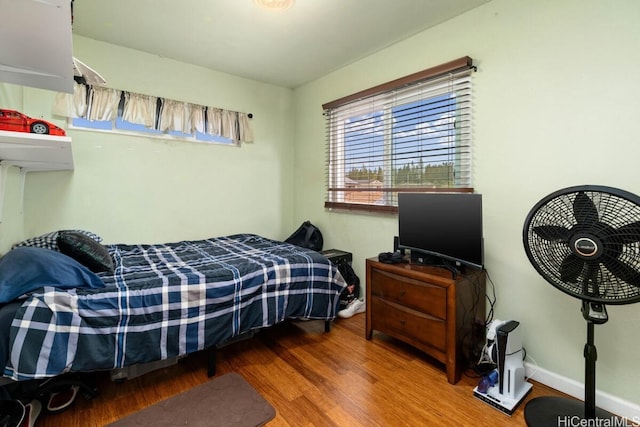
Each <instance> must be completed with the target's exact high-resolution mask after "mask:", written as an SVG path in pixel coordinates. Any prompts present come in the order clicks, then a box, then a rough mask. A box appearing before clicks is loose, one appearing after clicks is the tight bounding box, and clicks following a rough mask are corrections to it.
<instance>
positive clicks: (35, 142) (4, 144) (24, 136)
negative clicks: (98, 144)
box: [0, 130, 73, 172]
mask: <svg viewBox="0 0 640 427" xmlns="http://www.w3.org/2000/svg"><path fill="white" fill-rule="evenodd" d="M0 164H3V165H7V166H18V167H20V168H22V170H23V171H24V172H31V171H56V170H73V154H72V152H71V138H69V137H68V136H51V135H38V134H33V133H27V132H8V131H3V130H0Z"/></svg>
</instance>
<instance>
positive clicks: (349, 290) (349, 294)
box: [337, 261, 360, 310]
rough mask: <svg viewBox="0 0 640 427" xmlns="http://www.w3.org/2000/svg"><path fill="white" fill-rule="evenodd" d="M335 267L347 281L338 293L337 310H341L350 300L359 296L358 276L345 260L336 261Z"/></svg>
mask: <svg viewBox="0 0 640 427" xmlns="http://www.w3.org/2000/svg"><path fill="white" fill-rule="evenodd" d="M337 267H338V270H339V271H340V274H341V275H342V277H343V278H344V280H345V282H347V287H346V288H345V289H344V291H342V293H341V294H340V308H339V310H342V309H343V308H346V307H347V305H349V303H350V302H351V301H353V300H354V299H356V298H358V297H359V296H360V278H359V277H358V275H357V274H356V272H355V271H353V267H351V264H349V263H348V262H347V261H340V262H338V264H337Z"/></svg>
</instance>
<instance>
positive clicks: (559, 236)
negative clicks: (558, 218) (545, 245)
mask: <svg viewBox="0 0 640 427" xmlns="http://www.w3.org/2000/svg"><path fill="white" fill-rule="evenodd" d="M533 231H534V233H536V234H537V235H538V236H540V237H541V238H543V239H544V240H550V241H554V242H555V241H563V242H566V241H567V240H569V235H570V234H571V230H569V229H568V228H565V227H560V226H559V225H539V226H537V227H533Z"/></svg>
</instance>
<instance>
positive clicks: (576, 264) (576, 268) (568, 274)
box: [560, 254, 584, 282]
mask: <svg viewBox="0 0 640 427" xmlns="http://www.w3.org/2000/svg"><path fill="white" fill-rule="evenodd" d="M583 268H584V261H583V260H581V259H580V258H578V256H576V255H574V254H569V255H567V257H566V258H565V259H563V260H562V264H561V265H560V279H561V280H562V281H563V282H575V281H576V279H577V278H578V276H579V275H580V273H582V269H583Z"/></svg>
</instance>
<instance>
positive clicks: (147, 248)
mask: <svg viewBox="0 0 640 427" xmlns="http://www.w3.org/2000/svg"><path fill="white" fill-rule="evenodd" d="M107 248H108V250H109V252H110V253H111V255H112V257H113V259H114V263H115V265H116V268H115V272H114V273H113V274H112V275H109V274H106V273H101V274H100V276H101V277H102V279H103V280H104V282H105V283H106V287H105V288H102V289H80V288H77V289H73V290H70V291H62V290H56V289H53V288H44V291H43V292H39V293H37V294H33V295H31V296H30V297H29V298H28V299H27V300H26V301H25V303H24V304H23V305H22V307H21V308H20V309H19V310H18V312H17V314H16V316H15V318H14V320H13V323H12V325H11V337H10V343H11V346H10V349H9V351H10V355H9V361H8V363H7V366H6V367H5V370H4V375H5V376H6V377H10V378H12V379H14V380H25V379H32V378H44V377H51V376H56V375H59V374H62V373H65V372H86V371H94V370H108V369H114V368H121V367H124V366H128V365H132V364H136V363H145V362H151V361H155V360H161V359H166V358H170V357H174V356H179V355H184V354H188V353H192V352H195V351H198V350H202V349H205V348H208V347H210V346H213V345H216V344H220V343H223V342H225V341H227V340H229V339H232V338H234V337H236V336H238V335H240V334H242V333H245V332H248V331H250V330H253V329H257V328H264V327H268V326H271V325H274V324H276V323H278V322H281V321H283V320H285V319H286V318H290V317H304V318H311V319H325V320H330V319H333V318H334V317H335V314H336V313H335V312H336V308H337V304H338V297H339V295H340V292H341V291H342V290H343V289H344V287H345V286H346V284H345V282H344V280H343V278H342V276H341V275H340V273H339V272H338V270H337V269H336V268H335V267H334V266H333V265H332V264H331V262H330V261H329V260H327V259H326V258H325V257H323V256H322V255H320V254H319V253H317V252H314V251H311V250H308V249H303V248H299V247H296V246H293V245H290V244H287V243H282V242H278V241H273V240H270V239H266V238H263V237H260V236H256V235H251V234H238V235H233V236H227V237H220V238H212V239H206V240H199V241H182V242H177V243H170V244H161V245H109V246H107Z"/></svg>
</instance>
